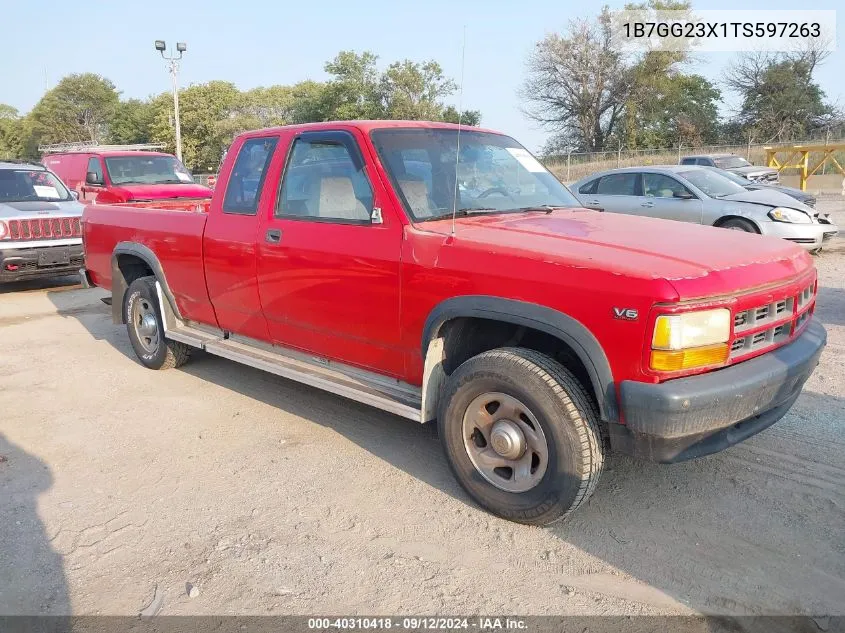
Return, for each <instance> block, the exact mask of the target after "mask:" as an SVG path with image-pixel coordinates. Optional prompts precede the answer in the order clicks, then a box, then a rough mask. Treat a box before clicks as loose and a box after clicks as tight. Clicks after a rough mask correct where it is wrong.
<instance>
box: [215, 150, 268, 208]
mask: <svg viewBox="0 0 845 633" xmlns="http://www.w3.org/2000/svg"><path fill="white" fill-rule="evenodd" d="M278 142H279V138H278V137H277V136H262V137H258V138H251V139H248V140H247V141H245V142H244V144H243V145H242V146H241V149H240V151H239V152H238V157H237V158H236V159H235V165H234V167H232V174H231V175H230V176H229V182H228V184H227V185H226V196H225V197H224V198H223V213H233V214H238V215H255V214H256V212H257V209H258V199H259V197H260V196H261V189H262V187H263V185H264V177H265V175H266V174H267V166H268V165H269V164H270V159H271V158H272V157H273V152H274V151H275V149H276V145H277V144H278Z"/></svg>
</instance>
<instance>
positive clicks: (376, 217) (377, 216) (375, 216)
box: [370, 207, 384, 224]
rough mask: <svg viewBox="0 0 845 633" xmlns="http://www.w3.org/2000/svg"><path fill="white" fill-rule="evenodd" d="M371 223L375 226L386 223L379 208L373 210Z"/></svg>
mask: <svg viewBox="0 0 845 633" xmlns="http://www.w3.org/2000/svg"><path fill="white" fill-rule="evenodd" d="M370 222H372V223H373V224H382V223H383V222H384V220H383V219H382V217H381V209H380V208H379V207H374V208H373V212H372V213H371V214H370Z"/></svg>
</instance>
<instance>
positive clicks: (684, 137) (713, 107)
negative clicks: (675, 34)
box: [624, 72, 721, 148]
mask: <svg viewBox="0 0 845 633" xmlns="http://www.w3.org/2000/svg"><path fill="white" fill-rule="evenodd" d="M720 100H721V92H720V91H719V89H718V88H716V87H715V86H714V85H713V84H712V83H711V82H709V81H708V80H707V79H705V78H704V77H702V76H700V75H685V74H682V73H676V72H672V73H670V74H669V75H667V76H666V77H664V78H662V80H661V81H659V82H655V83H654V85H653V86H652V92H651V93H650V95H649V97H648V98H647V99H642V100H640V101H638V102H637V103H636V104H630V110H627V111H626V118H625V128H626V129H625V134H624V137H625V138H626V140H627V143H626V145H627V146H628V147H631V148H633V147H641V148H652V147H653V148H657V147H672V146H674V145H677V144H678V143H679V142H680V143H682V144H683V145H686V146H699V145H703V144H706V143H712V142H716V139H717V136H718V134H719V110H718V103H719V101H720Z"/></svg>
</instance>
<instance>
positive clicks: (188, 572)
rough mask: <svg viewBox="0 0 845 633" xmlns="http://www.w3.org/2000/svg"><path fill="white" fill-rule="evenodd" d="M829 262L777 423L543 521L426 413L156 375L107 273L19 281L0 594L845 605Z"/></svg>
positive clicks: (3, 391)
mask: <svg viewBox="0 0 845 633" xmlns="http://www.w3.org/2000/svg"><path fill="white" fill-rule="evenodd" d="M820 205H824V206H825V207H826V208H827V210H833V211H836V212H835V216H834V219H835V220H836V221H837V222H838V223H839V225H840V226H845V202H843V201H842V199H841V198H836V199H834V198H831V199H830V200H829V201H826V202H823V203H820ZM817 264H818V267H819V270H820V280H821V283H820V286H821V290H820V294H819V299H818V312H817V314H818V316H819V318H820V319H821V320H822V322H823V323H824V324H825V325H826V327H827V328H828V333H829V345H828V348H827V350H826V352H825V353H824V355H823V357H822V360H821V365H820V366H819V368H818V370H817V371H816V373H815V374H814V375H813V377H812V378H811V379H810V381H809V383H808V384H807V386H806V388H805V391H804V394H803V395H802V396H801V398H800V400H799V401H798V403H797V405H796V406H795V408H794V409H793V410H792V412H791V413H790V414H789V415H788V416H787V417H786V418H785V419H784V420H782V421H781V422H779V423H778V424H776V425H775V426H774V427H772V428H771V429H769V430H767V431H765V432H764V433H762V434H760V435H758V436H756V437H754V438H752V439H751V440H749V441H748V442H746V443H744V444H742V445H740V446H737V447H734V448H732V449H730V450H728V451H726V452H724V453H722V454H719V455H715V456H711V457H708V458H705V459H701V460H698V461H694V462H688V463H684V464H678V465H675V466H659V465H654V464H649V463H643V462H638V461H634V460H632V459H627V458H624V457H619V456H613V457H611V459H610V463H609V466H608V471H607V472H606V474H605V475H604V478H603V479H602V481H601V482H600V484H599V487H598V489H597V491H596V493H595V495H594V497H593V498H592V501H591V502H590V504H589V505H588V506H587V507H584V508H582V509H581V510H580V511H579V512H578V513H577V514H576V515H575V516H574V517H573V518H572V519H571V520H570V521H569V522H567V523H565V524H563V525H556V526H554V527H552V528H548V529H538V528H529V527H523V526H520V525H516V524H513V523H508V522H506V521H502V520H499V519H497V518H494V517H492V516H490V515H488V514H486V513H485V512H483V511H481V510H479V509H478V508H477V507H476V506H475V505H474V504H473V503H472V502H471V501H470V500H469V499H468V498H467V496H466V495H465V494H464V493H463V491H462V490H461V489H460V488H459V487H458V485H457V484H456V483H455V481H454V480H453V478H452V476H451V474H450V473H449V471H448V468H447V465H446V463H445V461H444V458H443V456H442V455H441V452H440V447H439V445H438V443H437V440H436V438H435V436H434V434H433V431H432V429H430V428H428V427H422V426H419V425H415V424H414V423H412V422H409V421H406V420H403V419H400V418H397V417H394V416H392V415H389V414H386V413H382V412H379V411H376V410H373V409H370V408H367V407H365V406H363V405H358V404H356V403H353V402H350V401H347V400H344V399H341V398H338V397H334V396H331V395H327V394H325V393H322V392H319V391H316V390H314V389H310V388H307V387H303V386H300V385H298V384H296V383H292V382H288V381H286V380H283V379H281V378H277V377H274V376H271V375H268V374H264V373H262V372H260V371H257V370H253V369H249V368H245V367H242V366H239V365H237V364H234V363H232V362H229V361H226V360H223V359H220V358H215V357H212V356H205V355H197V356H196V357H195V358H194V360H193V361H192V362H191V363H189V364H188V365H186V366H185V367H184V368H183V369H181V370H173V371H167V372H152V371H149V370H146V369H144V368H142V367H141V366H140V365H139V364H138V363H137V362H136V361H135V360H134V355H133V353H132V351H131V348H130V346H129V343H128V340H127V338H126V335H125V331H124V328H122V327H117V326H114V325H112V323H111V320H110V315H109V308H108V307H107V306H105V305H104V304H103V303H101V302H100V301H99V298H100V297H101V296H103V295H104V293H103V292H102V291H99V290H82V289H80V288H78V287H76V286H73V285H70V284H72V283H73V280H66V282H65V285H64V286H56V285H55V283H50V284H43V283H30V284H20V285H16V286H13V287H6V288H3V289H2V290H0V326H2V327H0V614H16V613H30V614H34V613H70V612H72V613H75V614H100V613H102V614H131V615H135V614H137V613H138V612H139V611H141V610H142V609H144V608H146V607H148V606H149V605H150V603H151V602H154V604H153V605H152V607H150V610H149V611H148V613H149V612H152V611H155V610H158V611H159V612H160V613H161V614H268V613H274V614H288V613H294V614H322V613H334V614H397V613H406V614H422V613H426V614H429V613H441V614H468V613H520V614H545V613H549V614H574V613H578V614H611V613H613V614H664V613H692V612H698V611H704V612H709V613H731V614H739V613H753V614H760V613H767V614H768V613H802V614H819V613H825V614H842V613H845V423H843V418H845V239H839V240H838V241H837V242H836V243H834V244H833V245H832V247H831V248H830V249H829V250H828V251H826V252H824V253H823V254H822V255H820V256H819V257H818V258H817ZM186 583H192V584H193V585H195V586H196V587H197V589H198V590H199V594H198V595H197V596H196V597H194V598H191V597H189V596H188V595H187V594H186ZM156 593H157V594H158V597H157V599H156V600H153V598H154V596H155V595H156Z"/></svg>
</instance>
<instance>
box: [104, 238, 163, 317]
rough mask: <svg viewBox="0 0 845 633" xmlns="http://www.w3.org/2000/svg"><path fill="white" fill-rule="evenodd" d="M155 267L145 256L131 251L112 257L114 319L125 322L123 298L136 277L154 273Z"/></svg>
mask: <svg viewBox="0 0 845 633" xmlns="http://www.w3.org/2000/svg"><path fill="white" fill-rule="evenodd" d="M154 274H155V273H154V272H153V269H152V268H151V267H150V265H149V264H148V263H147V262H146V261H144V259H143V258H141V257H138V256H137V255H132V254H131V253H119V254H117V255H116V256H115V257H114V259H112V282H111V286H112V321H114V323H116V324H121V323H125V322H126V321H125V318H124V315H123V298H124V297H125V296H126V290H127V289H128V288H129V286H130V285H131V284H132V282H133V281H135V280H136V279H140V278H141V277H147V276H148V275H154Z"/></svg>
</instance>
